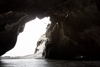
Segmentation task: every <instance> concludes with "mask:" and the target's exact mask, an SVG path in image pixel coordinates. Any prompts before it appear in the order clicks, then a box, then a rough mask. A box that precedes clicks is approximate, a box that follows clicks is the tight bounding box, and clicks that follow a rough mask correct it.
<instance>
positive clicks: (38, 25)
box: [3, 17, 51, 57]
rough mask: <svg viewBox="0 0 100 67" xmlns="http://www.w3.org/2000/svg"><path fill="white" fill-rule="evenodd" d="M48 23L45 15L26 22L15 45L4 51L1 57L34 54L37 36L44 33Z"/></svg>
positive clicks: (48, 20)
mask: <svg viewBox="0 0 100 67" xmlns="http://www.w3.org/2000/svg"><path fill="white" fill-rule="evenodd" d="M50 23H51V22H50V17H45V18H43V19H39V18H36V19H35V20H31V21H29V22H27V23H26V24H25V28H24V31H23V32H22V33H20V34H19V35H18V38H17V42H16V45H15V47H14V48H13V49H11V50H10V51H8V52H7V53H5V54H4V55H3V57H4V56H13V57H14V56H26V55H32V54H34V52H35V48H36V47H37V42H38V40H39V38H40V37H41V36H42V35H43V34H45V32H46V30H47V25H48V24H50ZM40 52H41V51H40Z"/></svg>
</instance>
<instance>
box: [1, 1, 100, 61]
mask: <svg viewBox="0 0 100 67" xmlns="http://www.w3.org/2000/svg"><path fill="white" fill-rule="evenodd" d="M9 11H14V13H13V12H10V13H7V12H9ZM15 12H17V13H15ZM18 12H19V13H18ZM20 12H23V13H20ZM3 13H6V14H3ZM25 13H26V14H27V15H28V17H27V19H25V17H26V14H25ZM0 14H1V15H0V21H1V22H0V48H1V49H0V55H2V54H4V53H5V52H6V51H8V50H10V49H11V48H13V47H14V45H15V43H16V39H17V36H18V33H20V32H22V30H23V28H24V24H25V23H26V21H29V20H30V19H34V18H35V17H36V16H37V17H39V18H43V17H46V16H50V18H51V22H52V23H51V26H50V28H49V29H48V30H47V32H46V37H47V42H46V44H45V49H44V52H43V55H44V57H45V58H50V59H74V58H85V59H96V58H98V59H99V56H100V53H99V52H100V32H99V31H100V1H99V0H14V1H13V0H0ZM12 18H13V19H12ZM24 19H25V20H24ZM18 31H19V32H18Z"/></svg>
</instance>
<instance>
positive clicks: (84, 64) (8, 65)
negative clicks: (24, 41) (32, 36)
mask: <svg viewBox="0 0 100 67" xmlns="http://www.w3.org/2000/svg"><path fill="white" fill-rule="evenodd" d="M0 67H100V61H68V60H48V59H1V60H0Z"/></svg>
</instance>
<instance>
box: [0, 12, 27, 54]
mask: <svg viewBox="0 0 100 67" xmlns="http://www.w3.org/2000/svg"><path fill="white" fill-rule="evenodd" d="M26 16H27V15H26V14H25V13H16V12H8V13H5V14H2V15H0V56H1V55H2V54H4V53H5V52H7V51H8V50H10V49H12V48H13V47H14V46H15V44H16V40H17V36H18V34H19V33H20V32H22V31H23V26H24V24H25V21H24V20H25V18H26Z"/></svg>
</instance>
